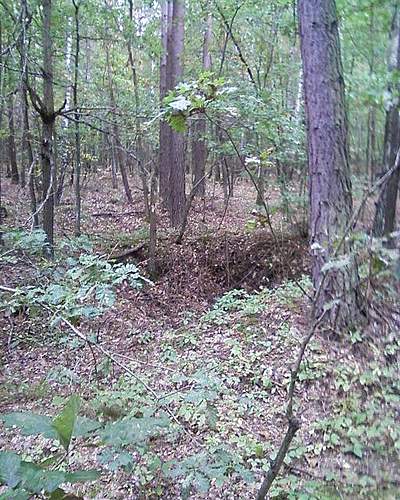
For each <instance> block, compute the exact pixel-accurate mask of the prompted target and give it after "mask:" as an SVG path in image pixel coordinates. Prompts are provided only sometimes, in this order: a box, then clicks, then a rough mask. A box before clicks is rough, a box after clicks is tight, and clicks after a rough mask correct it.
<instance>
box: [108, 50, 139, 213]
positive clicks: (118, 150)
mask: <svg viewBox="0 0 400 500" xmlns="http://www.w3.org/2000/svg"><path fill="white" fill-rule="evenodd" d="M106 64H107V76H108V86H109V92H110V107H111V112H112V114H113V119H112V128H111V129H112V134H113V138H112V141H113V146H114V150H115V155H114V157H115V160H116V162H117V163H118V167H119V171H120V173H121V178H122V184H123V186H124V190H125V195H126V199H127V200H128V203H129V204H132V203H133V198H132V193H131V189H130V187H129V181H128V175H127V173H126V168H125V165H124V158H123V155H122V144H121V141H120V137H119V128H118V125H117V123H116V121H115V120H116V110H117V105H116V101H115V95H114V85H113V81H112V75H111V63H110V51H109V48H108V47H107V46H106Z"/></svg>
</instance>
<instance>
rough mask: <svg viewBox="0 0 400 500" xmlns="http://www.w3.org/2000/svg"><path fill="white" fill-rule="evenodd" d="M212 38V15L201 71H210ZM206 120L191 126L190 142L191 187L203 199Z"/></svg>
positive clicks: (207, 29) (210, 16) (204, 187)
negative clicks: (193, 187)
mask: <svg viewBox="0 0 400 500" xmlns="http://www.w3.org/2000/svg"><path fill="white" fill-rule="evenodd" d="M211 37H212V15H211V14H209V15H208V18H207V28H206V31H205V33H204V41H203V70H204V71H209V70H210V69H211V55H210V44H211ZM205 135H206V118H205V117H204V116H202V115H200V116H199V118H198V119H197V120H195V121H194V124H193V141H192V164H193V171H194V172H193V173H194V175H193V185H194V186H195V196H201V197H204V195H205V193H206V181H205V169H206V159H207V144H206V139H205Z"/></svg>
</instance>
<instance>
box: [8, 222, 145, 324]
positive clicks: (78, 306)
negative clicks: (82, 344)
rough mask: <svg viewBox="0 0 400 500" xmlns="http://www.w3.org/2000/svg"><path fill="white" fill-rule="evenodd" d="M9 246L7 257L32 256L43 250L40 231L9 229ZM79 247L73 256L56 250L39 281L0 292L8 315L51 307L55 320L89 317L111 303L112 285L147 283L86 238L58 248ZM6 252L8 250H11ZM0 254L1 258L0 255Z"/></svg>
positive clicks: (31, 312)
mask: <svg viewBox="0 0 400 500" xmlns="http://www.w3.org/2000/svg"><path fill="white" fill-rule="evenodd" d="M5 240H6V241H7V243H9V244H10V246H11V248H10V250H8V251H6V252H5V259H6V262H7V261H9V260H10V258H11V259H15V258H17V257H16V254H15V251H18V250H21V251H22V250H23V251H24V252H29V253H31V254H33V255H37V254H39V252H41V251H42V249H43V247H42V244H43V241H44V233H43V232H42V231H33V232H32V233H26V232H23V231H13V232H8V233H6V234H5ZM65 247H67V250H68V251H69V252H71V251H72V252H79V253H78V255H77V256H76V257H66V256H65V255H63V253H61V255H60V256H59V257H58V258H57V259H56V260H55V261H54V262H52V263H44V264H43V265H44V267H43V268H42V270H41V271H40V273H39V279H38V281H39V284H36V283H34V284H32V285H27V286H21V287H17V288H16V289H15V291H14V292H12V293H11V294H10V293H8V292H6V293H3V294H2V295H3V298H2V301H1V302H0V307H1V309H3V310H5V311H8V312H9V313H11V314H19V313H21V312H24V313H25V314H30V315H31V316H35V315H39V314H41V313H42V312H43V311H44V310H47V311H50V312H51V313H52V314H53V315H54V319H55V321H56V322H57V321H58V320H59V318H60V316H63V317H64V318H67V319H69V320H72V321H78V320H80V319H81V318H87V319H91V318H94V317H96V316H99V315H101V314H102V313H104V312H105V311H106V310H107V309H108V308H110V307H111V306H112V305H113V304H114V302H115V297H116V296H115V290H116V287H118V286H119V285H121V284H123V283H127V284H128V285H129V286H130V287H134V288H140V287H142V286H143V284H144V283H146V282H147V283H150V281H149V280H147V279H146V278H144V277H143V276H142V275H141V274H140V273H139V270H138V268H137V267H136V266H135V265H134V264H130V263H128V264H122V263H120V264H113V263H111V262H109V261H108V260H107V258H106V257H105V256H101V255H97V254H96V253H94V252H93V249H92V247H91V245H90V242H89V241H88V240H87V239H78V240H70V241H68V242H63V244H62V245H61V248H64V249H65ZM10 252H11V254H10ZM0 258H1V257H0Z"/></svg>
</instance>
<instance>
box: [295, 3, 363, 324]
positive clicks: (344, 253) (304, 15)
mask: <svg viewBox="0 0 400 500" xmlns="http://www.w3.org/2000/svg"><path fill="white" fill-rule="evenodd" d="M298 8H299V20H300V37H301V54H302V61H303V75H304V76H303V78H304V95H305V109H306V118H307V127H308V162H309V179H310V180H309V189H310V206H311V214H310V238H311V241H310V243H311V250H312V274H313V284H314V288H315V290H316V292H317V294H316V297H315V316H316V317H319V316H320V315H321V314H322V313H323V312H324V310H325V309H326V308H327V307H328V310H327V312H326V313H325V315H326V316H325V317H326V319H327V325H329V326H330V327H333V328H335V329H336V331H337V330H338V331H341V330H342V329H346V328H347V327H348V326H350V325H353V324H354V323H355V322H356V321H357V320H358V319H359V318H360V304H359V279H358V272H357V267H356V262H355V259H354V258H353V257H352V254H351V247H350V244H349V243H347V242H346V243H345V244H344V245H343V246H342V248H341V250H340V257H341V258H342V263H343V265H341V266H337V267H336V266H335V267H333V268H332V269H331V270H326V268H325V269H324V265H325V264H327V263H329V262H331V261H332V258H333V257H334V256H336V253H337V250H336V246H337V244H338V242H339V241H340V239H341V237H343V235H344V231H345V230H346V227H347V224H348V222H349V220H350V217H351V213H352V193H351V182H350V168H349V160H348V142H347V118H346V113H345V93H344V79H343V71H342V65H341V55H340V42H339V33H338V20H337V14H336V6H335V1H334V0H300V1H299V4H298Z"/></svg>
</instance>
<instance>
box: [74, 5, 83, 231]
mask: <svg viewBox="0 0 400 500" xmlns="http://www.w3.org/2000/svg"><path fill="white" fill-rule="evenodd" d="M72 3H73V5H74V8H75V15H74V18H75V64H74V85H73V102H74V109H75V112H74V116H75V122H74V125H75V178H74V181H75V183H74V191H75V236H80V235H81V205H82V200H81V135H80V127H79V121H80V113H79V111H78V77H79V50H80V32H79V7H80V3H79V1H78V2H76V1H75V0H72Z"/></svg>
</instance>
